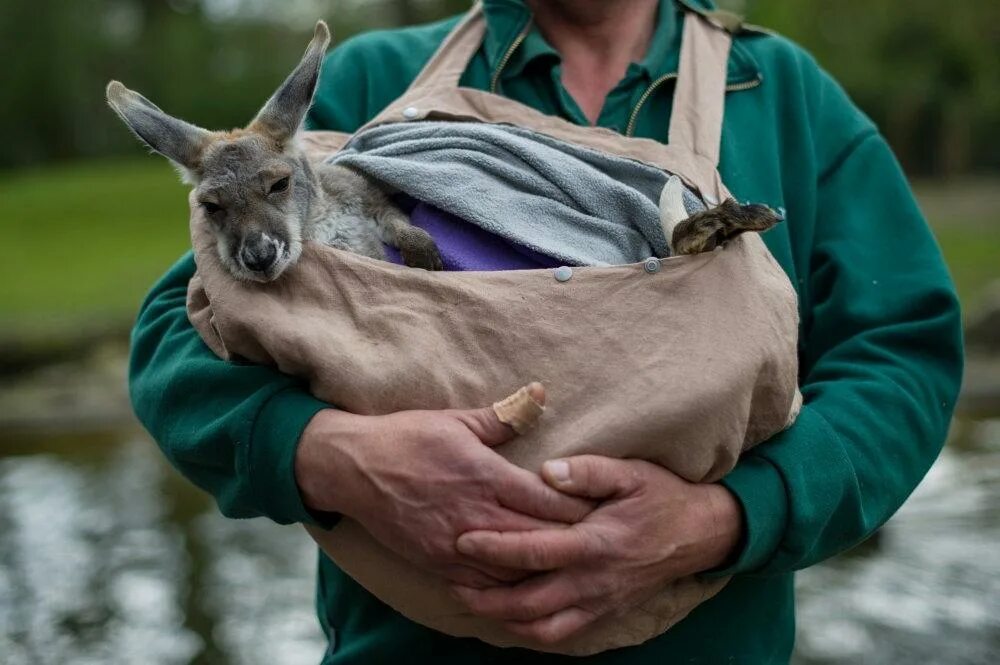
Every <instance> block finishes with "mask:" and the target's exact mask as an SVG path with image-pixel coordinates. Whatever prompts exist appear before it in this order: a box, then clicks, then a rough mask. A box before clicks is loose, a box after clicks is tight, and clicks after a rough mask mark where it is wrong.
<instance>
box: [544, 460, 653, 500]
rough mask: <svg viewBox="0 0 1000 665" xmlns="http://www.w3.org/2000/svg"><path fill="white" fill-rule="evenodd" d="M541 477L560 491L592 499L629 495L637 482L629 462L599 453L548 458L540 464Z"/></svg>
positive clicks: (634, 471)
mask: <svg viewBox="0 0 1000 665" xmlns="http://www.w3.org/2000/svg"><path fill="white" fill-rule="evenodd" d="M542 478H544V479H545V482H547V483H548V484H549V485H551V486H552V487H554V488H555V489H557V490H559V491H560V492H566V493H568V494H573V495H575V496H582V497H589V498H592V499H607V498H611V497H615V496H624V495H627V494H631V493H632V492H634V491H635V490H636V489H637V488H638V487H639V484H640V477H639V473H638V471H637V470H636V466H635V464H634V463H633V462H629V461H625V460H620V459H614V458H612V457H603V456H601V455H578V456H577V457H566V458H563V459H554V460H549V461H548V462H546V463H545V464H543V465H542Z"/></svg>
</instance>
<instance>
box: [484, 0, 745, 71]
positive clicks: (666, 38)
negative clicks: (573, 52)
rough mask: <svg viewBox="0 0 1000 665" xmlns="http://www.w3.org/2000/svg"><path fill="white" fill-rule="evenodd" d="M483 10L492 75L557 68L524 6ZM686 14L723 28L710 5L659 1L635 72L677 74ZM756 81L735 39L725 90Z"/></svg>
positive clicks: (503, 2) (503, 3)
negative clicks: (548, 63) (540, 65)
mask: <svg viewBox="0 0 1000 665" xmlns="http://www.w3.org/2000/svg"><path fill="white" fill-rule="evenodd" d="M482 4H483V15H484V16H485V18H486V35H485V37H484V39H483V49H484V51H485V55H486V61H487V63H488V65H489V67H490V71H491V72H493V73H494V75H495V74H496V72H497V70H498V69H499V68H501V67H502V69H503V71H502V72H501V76H502V78H504V79H507V78H510V77H515V76H518V75H520V74H521V73H522V72H523V71H524V68H525V67H526V66H527V65H528V64H530V63H532V62H535V61H537V60H540V59H551V60H552V61H553V63H557V62H559V60H560V56H559V53H558V52H557V51H556V50H555V49H554V48H552V46H551V45H550V44H549V43H548V42H547V41H545V38H544V37H542V35H541V33H540V32H539V31H538V30H537V29H535V28H534V27H533V26H531V11H530V10H529V9H528V7H527V6H526V5H525V4H524V2H523V0H482ZM686 11H691V12H696V13H698V14H701V15H702V16H706V17H707V18H709V20H711V21H712V22H713V23H716V24H717V25H720V26H722V25H723V23H722V21H720V20H719V18H718V17H719V15H720V13H719V12H718V11H717V10H716V9H715V6H714V4H713V3H712V0H660V11H659V13H658V18H657V29H656V31H655V33H654V35H653V40H652V42H651V43H650V47H649V51H648V52H647V54H646V57H645V58H643V61H642V62H641V63H637V65H638V67H639V69H640V70H641V71H642V72H643V73H644V74H646V75H647V76H648V77H649V78H650V79H656V78H659V77H661V76H664V75H668V74H673V73H676V72H677V65H678V59H679V54H680V43H681V30H680V26H681V25H682V21H681V17H682V15H683V13H684V12H686ZM725 18H726V19H727V22H726V23H725V24H724V27H725V28H727V29H730V31H731V32H734V33H736V34H741V33H742V24H741V23H740V22H739V21H738V19H736V20H734V17H733V16H732V15H726V16H725ZM519 40H521V41H520V43H518V41H519ZM505 57H506V62H504V60H505ZM760 78H761V76H760V68H759V66H758V64H757V61H756V60H755V59H754V57H753V56H752V55H751V54H750V52H749V50H748V49H747V48H746V47H745V46H744V45H743V44H741V43H740V40H738V39H734V40H733V48H732V50H731V51H730V55H729V63H728V71H727V77H726V83H727V85H733V86H740V85H742V84H746V83H750V82H753V81H759V80H760Z"/></svg>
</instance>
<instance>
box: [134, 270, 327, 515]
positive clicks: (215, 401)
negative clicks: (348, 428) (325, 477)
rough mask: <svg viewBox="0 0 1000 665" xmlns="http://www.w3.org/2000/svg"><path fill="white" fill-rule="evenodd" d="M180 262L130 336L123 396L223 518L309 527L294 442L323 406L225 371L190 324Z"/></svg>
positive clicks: (262, 373)
mask: <svg viewBox="0 0 1000 665" xmlns="http://www.w3.org/2000/svg"><path fill="white" fill-rule="evenodd" d="M194 270H195V265H194V259H193V257H192V256H191V254H190V253H189V254H187V255H185V256H184V257H183V258H181V260H180V261H179V262H178V263H177V264H175V265H174V266H173V267H172V268H171V269H170V270H169V271H168V272H167V274H166V275H164V276H163V278H161V279H160V281H159V282H158V283H157V284H156V285H155V286H154V287H153V289H152V291H150V293H149V295H148V296H147V297H146V301H145V302H144V303H143V305H142V308H141V310H140V312H139V318H138V320H137V321H136V325H135V328H134V330H133V332H132V346H131V359H130V364H129V390H130V393H131V397H132V404H133V407H134V408H135V411H136V415H137V416H138V417H139V420H140V421H141V422H142V423H143V425H145V427H146V429H148V430H149V431H150V432H151V433H152V435H153V438H154V439H156V442H157V443H158V444H159V446H160V448H161V449H162V450H163V453H164V455H166V457H167V459H169V460H170V462H171V463H172V464H173V465H174V466H175V467H177V468H178V469H179V470H180V471H181V472H183V473H184V475H185V476H187V478H188V479H189V480H191V481H192V482H194V483H195V484H196V485H198V486H199V487H201V488H202V489H204V490H206V491H208V492H209V493H211V494H212V495H213V496H214V497H215V499H216V501H217V502H218V504H219V508H220V510H221V511H222V512H223V514H225V515H227V516H229V517H256V516H260V515H263V516H266V517H269V518H271V519H273V520H274V521H276V522H280V523H289V522H311V521H313V520H312V518H311V515H310V513H309V511H307V510H306V509H305V507H304V506H303V504H302V501H301V499H300V497H299V492H298V489H297V487H296V484H295V476H294V469H293V461H294V453H295V445H294V444H295V441H296V440H297V439H298V436H299V434H300V433H301V432H302V430H303V429H305V426H306V424H307V423H308V422H309V420H310V419H311V418H312V417H313V416H314V415H315V414H316V413H317V412H318V411H320V410H321V409H323V408H325V407H327V406H328V405H327V404H325V403H324V402H321V401H319V400H317V399H315V398H313V397H312V396H310V395H309V393H308V392H307V391H306V390H305V388H304V387H303V386H302V385H301V383H300V382H299V381H297V380H296V379H293V378H292V377H289V376H286V375H283V374H281V373H280V372H278V371H276V370H274V369H272V368H270V367H263V366H259V365H250V364H238V363H230V362H226V361H224V360H222V359H220V358H219V357H218V356H216V355H215V354H214V353H212V351H211V350H209V348H208V347H207V346H206V345H205V343H204V342H203V341H202V339H201V337H199V336H198V333H197V332H196V331H195V329H194V328H193V327H192V326H191V324H190V322H189V321H188V318H187V309H186V305H185V299H186V295H187V284H188V280H190V278H191V276H192V275H193V274H194Z"/></svg>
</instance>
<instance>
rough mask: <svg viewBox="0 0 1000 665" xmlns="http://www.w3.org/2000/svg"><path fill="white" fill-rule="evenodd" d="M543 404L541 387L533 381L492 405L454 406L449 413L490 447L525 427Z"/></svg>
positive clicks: (525, 429)
mask: <svg viewBox="0 0 1000 665" xmlns="http://www.w3.org/2000/svg"><path fill="white" fill-rule="evenodd" d="M544 406H545V389H544V387H543V386H542V384H540V383H538V382H534V383H531V384H529V385H527V386H525V387H524V388H521V389H520V390H518V391H517V392H516V393H514V394H513V395H511V396H510V397H508V398H507V399H505V400H502V401H501V402H497V403H496V404H494V405H492V406H487V407H484V408H482V409H456V410H453V411H451V413H452V415H454V416H455V417H456V418H458V419H459V420H461V421H462V422H463V423H465V426H466V427H468V428H469V429H470V430H472V433H473V434H475V435H476V436H477V437H478V438H479V440H480V441H482V442H483V443H484V444H486V445H487V446H489V447H491V448H493V447H494V446H499V445H500V444H501V443H506V442H508V441H510V440H511V439H513V438H514V437H515V436H517V434H518V432H525V431H527V430H528V429H529V428H530V427H531V426H532V425H534V423H535V422H536V421H537V420H538V418H539V417H540V416H541V413H542V411H543V410H544ZM501 415H502V416H503V418H502V419H501Z"/></svg>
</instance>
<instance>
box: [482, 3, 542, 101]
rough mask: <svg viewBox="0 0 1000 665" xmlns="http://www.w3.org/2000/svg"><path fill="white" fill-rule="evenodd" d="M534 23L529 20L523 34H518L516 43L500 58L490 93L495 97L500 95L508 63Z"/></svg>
mask: <svg viewBox="0 0 1000 665" xmlns="http://www.w3.org/2000/svg"><path fill="white" fill-rule="evenodd" d="M533 23H534V21H533V20H532V19H530V18H529V19H528V22H527V23H525V24H524V27H523V28H522V29H521V32H519V33H518V35H517V37H515V38H514V41H513V42H511V44H510V46H509V47H507V51H506V52H505V53H504V54H503V57H502V58H500V63H499V64H498V65H497V68H496V69H495V70H494V71H493V78H491V79H490V92H491V93H493V94H494V95H496V94H499V93H498V92H497V90H499V88H500V75H501V74H502V73H503V70H504V68H505V67H506V66H507V63H508V62H510V59H511V58H512V57H514V52H515V51H516V50H517V49H518V47H519V46H520V45H521V43H522V42H524V40H525V39H527V38H528V33H529V32H531V26H532V24H533Z"/></svg>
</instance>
